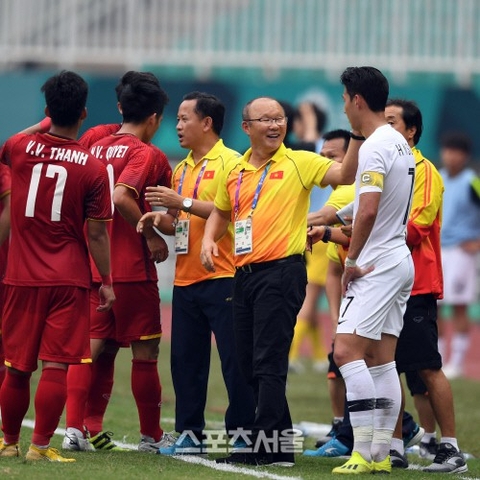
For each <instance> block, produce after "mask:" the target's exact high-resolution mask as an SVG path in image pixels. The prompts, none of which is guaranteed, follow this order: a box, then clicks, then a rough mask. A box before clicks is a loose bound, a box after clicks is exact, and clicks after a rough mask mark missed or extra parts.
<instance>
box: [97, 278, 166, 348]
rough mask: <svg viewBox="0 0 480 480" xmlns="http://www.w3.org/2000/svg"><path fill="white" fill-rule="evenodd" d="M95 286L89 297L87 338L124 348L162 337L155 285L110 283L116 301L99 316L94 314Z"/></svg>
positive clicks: (154, 283) (146, 283) (147, 283)
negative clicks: (109, 340) (109, 341)
mask: <svg viewBox="0 0 480 480" xmlns="http://www.w3.org/2000/svg"><path fill="white" fill-rule="evenodd" d="M99 287H100V284H94V286H93V288H92V291H91V295H90V338H97V339H114V340H116V341H117V342H118V343H119V344H120V346H122V347H125V346H128V345H129V344H130V342H135V341H138V340H149V339H151V338H160V337H161V336H162V324H161V322H160V295H159V293H158V285H157V282H122V283H114V284H113V289H114V290H115V297H116V300H115V302H114V304H113V308H112V309H111V310H110V311H109V312H103V313H99V312H97V311H96V308H97V306H98V304H99V298H98V289H99Z"/></svg>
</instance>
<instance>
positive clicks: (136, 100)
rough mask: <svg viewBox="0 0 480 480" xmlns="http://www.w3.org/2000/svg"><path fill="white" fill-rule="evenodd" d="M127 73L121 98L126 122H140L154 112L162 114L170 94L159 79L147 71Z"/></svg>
mask: <svg viewBox="0 0 480 480" xmlns="http://www.w3.org/2000/svg"><path fill="white" fill-rule="evenodd" d="M127 73H128V83H125V84H124V85H123V88H122V89H121V92H120V98H119V102H120V106H121V107H122V115H123V120H124V122H127V123H135V124H138V123H142V122H143V121H144V120H145V119H146V118H148V117H149V116H150V115H152V114H154V113H155V114H156V115H157V117H159V116H160V115H162V114H163V110H164V108H165V105H166V104H167V103H168V95H167V94H166V93H165V91H164V90H163V89H162V87H161V86H160V82H159V81H158V79H157V78H156V77H155V76H154V75H151V74H146V73H145V72H127Z"/></svg>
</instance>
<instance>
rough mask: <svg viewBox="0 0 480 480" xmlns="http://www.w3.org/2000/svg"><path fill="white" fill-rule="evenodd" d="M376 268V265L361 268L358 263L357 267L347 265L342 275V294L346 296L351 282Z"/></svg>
mask: <svg viewBox="0 0 480 480" xmlns="http://www.w3.org/2000/svg"><path fill="white" fill-rule="evenodd" d="M374 269H375V267H374V266H373V265H372V266H371V267H368V268H360V267H359V266H358V265H357V266H355V267H345V269H344V271H343V275H342V295H343V296H345V293H346V292H347V289H348V285H349V283H350V282H353V281H354V280H355V279H356V278H360V277H363V276H364V275H366V274H367V273H370V272H372V271H373V270H374Z"/></svg>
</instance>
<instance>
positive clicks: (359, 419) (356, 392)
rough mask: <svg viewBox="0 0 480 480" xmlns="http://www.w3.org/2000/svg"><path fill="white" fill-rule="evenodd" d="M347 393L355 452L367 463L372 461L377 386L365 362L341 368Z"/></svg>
mask: <svg viewBox="0 0 480 480" xmlns="http://www.w3.org/2000/svg"><path fill="white" fill-rule="evenodd" d="M340 372H342V377H343V380H344V381H345V387H346V391H347V406H348V410H349V413H350V423H351V424H352V429H353V450H354V451H356V452H358V453H359V454H360V455H361V456H362V457H363V458H364V459H365V460H366V461H367V462H370V461H371V459H372V456H371V451H370V450H371V445H372V437H373V415H374V409H375V385H374V383H373V380H372V376H371V375H370V372H369V371H368V368H367V364H366V363H365V361H364V360H355V361H354V362H349V363H347V364H345V365H343V366H342V367H340Z"/></svg>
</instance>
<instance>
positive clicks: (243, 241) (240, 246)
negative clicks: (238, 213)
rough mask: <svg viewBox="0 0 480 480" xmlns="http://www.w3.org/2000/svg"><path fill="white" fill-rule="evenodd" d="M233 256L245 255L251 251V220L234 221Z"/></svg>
mask: <svg viewBox="0 0 480 480" xmlns="http://www.w3.org/2000/svg"><path fill="white" fill-rule="evenodd" d="M234 238H235V255H245V254H246V253H250V252H251V251H252V249H253V240H252V219H251V218H250V217H248V218H247V219H246V220H236V221H235V232H234Z"/></svg>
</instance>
